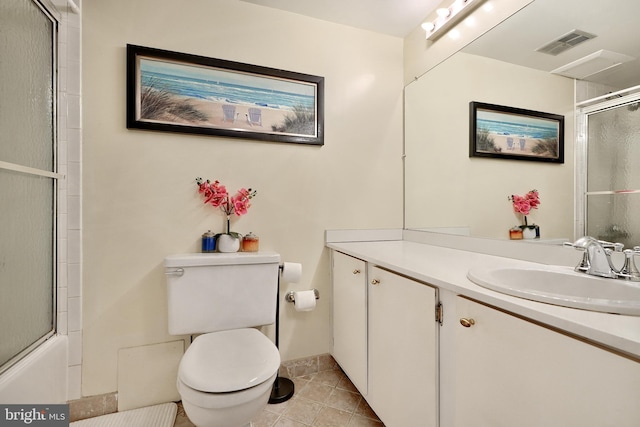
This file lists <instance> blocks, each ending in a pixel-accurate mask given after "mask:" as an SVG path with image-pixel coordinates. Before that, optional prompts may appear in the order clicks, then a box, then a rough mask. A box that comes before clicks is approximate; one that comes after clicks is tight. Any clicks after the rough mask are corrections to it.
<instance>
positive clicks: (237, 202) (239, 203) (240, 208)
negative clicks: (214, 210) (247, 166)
mask: <svg viewBox="0 0 640 427" xmlns="http://www.w3.org/2000/svg"><path fill="white" fill-rule="evenodd" d="M249 199H251V193H250V192H249V190H247V189H245V188H241V189H240V190H238V192H237V193H236V194H235V196H233V197H232V198H231V204H232V205H233V209H234V210H235V213H236V215H238V216H241V215H245V214H246V213H247V211H248V209H249V207H250V206H251V203H249Z"/></svg>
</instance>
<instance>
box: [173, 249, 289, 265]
mask: <svg viewBox="0 0 640 427" xmlns="http://www.w3.org/2000/svg"><path fill="white" fill-rule="evenodd" d="M279 262H280V254H278V253H276V252H233V253H192V254H177V255H169V256H167V257H166V258H165V259H164V266H165V267H197V266H207V265H238V264H271V263H279Z"/></svg>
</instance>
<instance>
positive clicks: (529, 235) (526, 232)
mask: <svg viewBox="0 0 640 427" xmlns="http://www.w3.org/2000/svg"><path fill="white" fill-rule="evenodd" d="M536 237H537V236H536V229H535V228H529V227H526V228H524V229H523V230H522V238H524V239H535V238H536Z"/></svg>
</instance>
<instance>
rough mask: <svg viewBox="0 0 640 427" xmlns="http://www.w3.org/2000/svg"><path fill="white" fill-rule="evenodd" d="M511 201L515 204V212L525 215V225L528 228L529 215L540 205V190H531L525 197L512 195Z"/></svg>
mask: <svg viewBox="0 0 640 427" xmlns="http://www.w3.org/2000/svg"><path fill="white" fill-rule="evenodd" d="M509 200H511V202H512V203H513V211H514V212H516V213H520V214H522V215H524V225H525V226H527V215H529V213H530V212H531V209H538V206H539V205H540V196H539V194H538V190H531V191H529V192H528V193H527V194H525V195H524V196H519V195H517V194H515V195H512V196H511V197H509Z"/></svg>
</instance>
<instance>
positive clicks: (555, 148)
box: [469, 102, 564, 163]
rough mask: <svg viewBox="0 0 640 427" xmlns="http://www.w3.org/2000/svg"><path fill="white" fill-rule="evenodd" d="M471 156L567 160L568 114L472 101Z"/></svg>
mask: <svg viewBox="0 0 640 427" xmlns="http://www.w3.org/2000/svg"><path fill="white" fill-rule="evenodd" d="M470 116H471V120H470V144H469V148H470V150H469V155H470V156H471V157H494V158H504V159H513V160H535V161H544V162H554V163H564V116H561V115H556V114H550V113H543V112H540V111H532V110H524V109H520V108H513V107H506V106H501V105H492V104H485V103H480V102H471V103H470Z"/></svg>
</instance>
